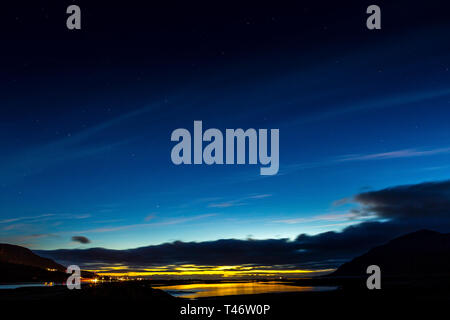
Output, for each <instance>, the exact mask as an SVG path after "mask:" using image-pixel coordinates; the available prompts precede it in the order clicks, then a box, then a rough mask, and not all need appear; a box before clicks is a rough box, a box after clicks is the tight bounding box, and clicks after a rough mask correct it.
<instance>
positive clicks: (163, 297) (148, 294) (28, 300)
mask: <svg viewBox="0 0 450 320" xmlns="http://www.w3.org/2000/svg"><path fill="white" fill-rule="evenodd" d="M363 280H364V279H345V280H344V279H331V280H330V279H316V280H314V279H313V280H311V279H310V280H299V281H296V282H286V284H292V285H332V284H337V283H338V282H339V283H340V287H339V289H337V290H335V291H328V292H291V293H270V294H257V295H241V296H223V297H214V298H202V299H196V300H189V299H182V298H174V297H172V296H170V295H169V294H167V293H165V292H163V291H161V290H158V289H153V288H152V283H151V282H148V281H136V282H134V281H130V282H113V283H102V284H95V285H87V284H85V285H84V286H82V289H81V290H68V289H67V288H66V287H65V286H54V287H30V288H19V289H13V290H0V303H1V304H2V311H4V310H6V309H9V308H10V309H12V310H13V311H15V314H16V315H18V314H20V313H23V312H24V313H29V315H32V314H34V313H36V314H41V313H43V312H45V314H47V316H48V317H50V318H52V317H53V316H55V318H56V317H58V318H60V315H61V314H63V315H65V314H69V313H71V314H72V313H73V314H79V315H81V316H83V317H84V316H85V315H86V314H89V318H92V317H102V318H103V319H104V318H107V317H110V316H112V317H114V318H116V317H118V316H120V317H127V318H129V319H134V318H137V317H139V318H145V319H301V318H310V316H308V315H311V314H312V315H315V317H316V318H319V319H320V318H323V317H328V316H339V315H344V316H345V317H346V318H351V319H353V318H355V319H361V318H365V317H366V316H365V315H373V314H380V315H382V314H392V313H393V312H394V313H395V312H397V313H399V314H400V313H401V314H403V315H405V314H408V313H412V312H413V310H415V308H416V307H419V306H420V307H433V308H434V307H435V306H441V307H442V306H447V305H448V304H449V303H450V290H449V288H450V286H449V285H450V280H449V279H447V278H445V279H443V278H434V279H430V278H424V279H417V278H415V279H387V280H386V281H385V282H384V286H383V287H382V289H381V290H368V289H367V288H365V280H364V281H363ZM173 284H175V283H173ZM225 305H229V307H228V310H229V312H228V314H227V313H226V306H225ZM254 305H268V306H269V307H270V309H269V311H267V312H266V314H259V315H254V314H246V313H244V314H240V313H239V310H243V308H241V309H239V307H240V306H254ZM233 306H236V308H235V309H234V310H235V311H236V313H235V312H232V310H233V309H232V308H233ZM183 307H189V309H191V310H192V307H194V308H197V307H209V308H212V307H214V313H213V314H212V316H208V315H206V314H202V315H198V314H197V315H192V314H191V315H182V314H181V310H182V308H183ZM197 310H198V309H197ZM218 310H220V311H218ZM259 310H261V309H259ZM61 312H62V313H61ZM311 312H312V313H311Z"/></svg>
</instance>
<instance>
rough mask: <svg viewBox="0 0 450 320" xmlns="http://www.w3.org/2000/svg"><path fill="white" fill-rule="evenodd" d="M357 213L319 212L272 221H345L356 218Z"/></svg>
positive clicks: (295, 222)
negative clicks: (319, 213) (314, 214)
mask: <svg viewBox="0 0 450 320" xmlns="http://www.w3.org/2000/svg"><path fill="white" fill-rule="evenodd" d="M357 217H358V215H357V214H356V213H352V212H345V213H331V214H321V215H317V216H313V217H308V218H304V217H302V218H290V219H280V220H274V221H273V222H277V223H286V224H297V223H309V222H316V221H345V220H353V219H355V218H357Z"/></svg>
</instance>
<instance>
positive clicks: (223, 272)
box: [89, 264, 334, 278]
mask: <svg viewBox="0 0 450 320" xmlns="http://www.w3.org/2000/svg"><path fill="white" fill-rule="evenodd" d="M108 269H109V270H108ZM130 269H131V270H130ZM121 270H122V272H120V271H121ZM89 271H92V272H95V273H97V274H99V275H102V276H111V277H124V276H125V277H144V276H146V277H149V276H218V277H223V278H228V277H241V276H263V277H267V276H282V275H307V274H315V273H323V272H331V271H334V269H321V270H305V269H277V268H273V267H261V266H255V267H253V266H248V265H233V266H206V265H192V264H185V265H178V266H174V265H170V266H161V267H152V268H143V269H141V270H139V271H132V268H130V267H128V266H121V267H111V268H107V267H105V268H102V269H99V270H89Z"/></svg>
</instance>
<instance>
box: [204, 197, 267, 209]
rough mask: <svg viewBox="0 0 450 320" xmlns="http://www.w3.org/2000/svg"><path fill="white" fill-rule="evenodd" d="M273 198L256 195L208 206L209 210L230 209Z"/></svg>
mask: <svg viewBox="0 0 450 320" xmlns="http://www.w3.org/2000/svg"><path fill="white" fill-rule="evenodd" d="M271 196H272V195H271V194H254V195H250V196H247V197H242V198H239V199H235V200H229V201H224V202H215V203H210V204H209V205H208V207H209V208H229V207H237V206H243V205H246V204H247V203H246V202H245V201H248V200H258V199H264V198H268V197H271Z"/></svg>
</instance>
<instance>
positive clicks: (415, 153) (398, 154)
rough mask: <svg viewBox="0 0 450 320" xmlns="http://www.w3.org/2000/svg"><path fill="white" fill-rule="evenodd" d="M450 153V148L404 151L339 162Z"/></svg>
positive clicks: (356, 157) (346, 157)
mask: <svg viewBox="0 0 450 320" xmlns="http://www.w3.org/2000/svg"><path fill="white" fill-rule="evenodd" d="M447 153H450V148H437V149H430V150H418V149H403V150H396V151H390V152H382V153H372V154H365V155H348V156H343V157H341V159H339V160H337V161H339V162H345V161H366V160H383V159H398V158H414V157H424V156H433V155H437V154H447Z"/></svg>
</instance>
